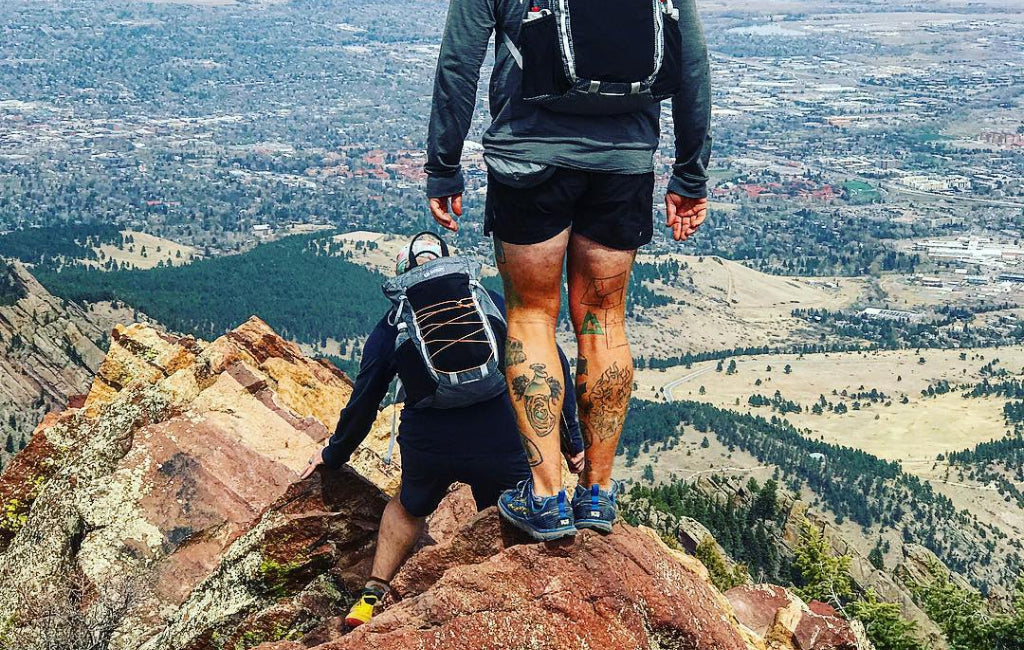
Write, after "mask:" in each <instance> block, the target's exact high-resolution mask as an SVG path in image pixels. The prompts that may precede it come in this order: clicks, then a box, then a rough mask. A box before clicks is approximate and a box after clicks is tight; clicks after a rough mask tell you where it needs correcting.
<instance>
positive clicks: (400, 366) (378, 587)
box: [302, 242, 583, 626]
mask: <svg viewBox="0 0 1024 650" xmlns="http://www.w3.org/2000/svg"><path fill="white" fill-rule="evenodd" d="M416 246H418V247H419V248H416ZM413 255H414V256H415V257H416V259H417V260H418V263H419V264H423V263H424V262H426V261H429V260H431V259H435V258H437V257H440V255H441V249H440V248H438V247H437V246H436V245H434V244H432V243H429V242H417V243H416V244H414V248H413ZM408 268H409V260H408V256H407V255H405V254H402V255H400V256H399V260H398V268H397V271H398V274H399V275H401V274H403V273H405V272H406V270H407V269H408ZM442 298H443V296H442ZM492 299H493V300H495V302H496V303H497V304H498V306H499V308H500V307H501V305H502V303H501V297H500V296H497V295H494V294H492ZM391 316H392V313H391V312H389V313H388V315H387V316H385V317H384V318H382V319H381V321H380V322H379V323H377V326H376V327H375V328H374V330H373V332H372V333H371V334H370V336H369V337H368V338H367V340H366V343H365V345H364V346H363V356H362V360H361V362H360V366H359V374H358V375H357V377H356V381H355V386H354V388H353V390H352V397H351V398H350V399H349V402H348V404H347V405H346V407H345V409H344V410H343V411H342V413H341V418H340V420H339V421H338V426H337V429H336V431H335V433H334V435H333V436H331V439H330V441H329V442H328V444H327V445H326V446H325V447H324V448H323V449H321V450H320V451H318V452H317V453H316V454H315V455H314V456H313V457H312V458H311V459H310V464H309V467H308V468H307V470H306V471H305V472H304V473H303V475H302V478H305V477H307V476H309V475H310V474H312V473H313V471H314V470H315V469H316V468H317V467H318V466H320V465H324V466H326V467H327V468H328V469H337V468H339V467H341V466H342V465H343V464H344V463H345V462H346V461H348V459H349V457H350V456H351V455H352V452H353V451H355V449H356V447H358V446H359V444H360V443H361V442H362V441H363V440H364V439H365V438H366V436H367V434H368V433H369V432H370V428H371V427H372V425H373V422H374V420H375V419H376V417H377V412H378V408H379V407H380V404H381V402H382V401H383V399H384V397H385V396H386V395H387V392H388V387H389V386H390V384H391V381H392V379H394V377H395V376H396V375H397V376H398V377H399V379H401V380H402V382H403V384H404V385H409V386H415V385H416V384H415V383H413V382H415V381H416V379H415V378H416V377H417V376H418V375H422V373H424V368H423V365H422V363H421V362H420V357H418V356H417V355H414V354H396V351H395V341H396V338H397V336H398V328H397V327H396V325H394V324H393V319H392V318H391ZM491 326H492V328H493V331H494V334H495V336H496V337H497V339H498V342H499V343H500V345H499V354H501V353H502V352H503V351H504V349H505V345H504V341H505V326H504V323H502V322H500V321H498V320H497V319H493V320H492V322H491ZM513 354H517V353H516V352H515V351H513ZM499 363H500V364H502V363H503V360H500V359H499ZM556 363H557V362H556ZM556 367H557V370H556V372H557V376H558V377H559V378H562V377H563V376H569V375H568V373H569V363H568V361H566V360H565V359H564V357H563V361H562V363H561V364H560V365H558V366H556ZM557 419H558V420H559V421H560V423H559V425H558V426H559V429H560V431H561V437H562V439H563V440H564V442H565V445H566V460H567V461H568V462H569V464H570V467H572V468H575V470H576V471H579V470H580V469H581V468H582V464H583V453H582V452H583V440H582V438H581V437H580V432H579V424H578V422H577V419H576V405H575V402H573V401H572V400H571V399H570V400H566V401H565V404H564V407H563V411H562V412H561V413H560V414H559V417H558V418H557ZM557 437H559V436H556V438H557ZM398 443H399V445H400V448H401V456H402V485H401V488H400V492H399V496H398V497H397V498H394V499H392V500H391V501H390V502H389V503H388V505H387V507H386V508H385V509H384V516H383V518H382V519H381V525H380V533H379V535H378V539H377V550H376V554H375V556H374V560H373V569H372V574H371V576H370V578H369V580H368V581H367V583H366V588H365V589H364V591H363V593H362V595H361V597H360V598H359V600H357V601H356V603H355V605H353V607H352V610H351V611H350V612H349V615H348V617H347V619H346V622H347V623H348V624H349V625H352V626H356V625H360V624H362V623H365V622H367V621H369V620H370V618H371V617H372V616H373V611H374V607H375V606H376V605H377V604H378V603H379V602H380V600H381V598H383V596H384V595H385V594H386V593H387V592H388V591H389V590H390V586H389V583H390V581H391V579H392V578H393V577H394V576H395V574H396V573H397V572H398V569H399V568H400V567H401V565H402V564H403V563H404V562H405V560H406V559H407V558H408V556H409V553H410V552H411V550H412V548H413V546H414V545H415V544H416V541H417V540H418V539H419V537H420V535H421V534H422V532H423V525H424V521H425V519H426V517H427V516H428V515H429V514H431V513H432V512H433V511H434V510H435V509H436V508H437V505H438V503H440V501H441V499H442V498H444V496H445V494H447V492H448V490H449V488H450V487H451V485H452V484H453V483H455V482H456V481H459V482H462V483H467V484H468V485H469V486H470V488H471V489H472V491H473V497H474V498H475V500H476V505H477V508H478V509H483V508H486V507H488V506H492V505H494V504H495V502H496V501H497V499H498V496H499V495H500V494H501V492H502V490H505V489H508V488H511V487H513V486H514V485H516V483H517V482H518V481H521V480H524V479H526V478H528V477H529V475H530V472H529V467H528V465H527V459H526V456H525V454H524V451H523V446H522V445H521V444H520V441H519V432H518V429H517V428H516V422H515V415H514V413H513V410H512V405H511V403H510V402H509V396H508V393H502V394H500V395H498V396H497V397H495V398H492V399H489V400H486V401H482V402H478V403H475V404H472V405H470V406H466V407H462V408H446V409H442V408H430V407H423V408H411V407H410V408H405V409H403V410H402V415H401V423H400V425H399V437H398Z"/></svg>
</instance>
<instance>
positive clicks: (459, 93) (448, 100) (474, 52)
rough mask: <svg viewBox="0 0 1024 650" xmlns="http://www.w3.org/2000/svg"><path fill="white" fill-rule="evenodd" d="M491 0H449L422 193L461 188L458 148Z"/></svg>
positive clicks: (469, 113)
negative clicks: (423, 191)
mask: <svg viewBox="0 0 1024 650" xmlns="http://www.w3.org/2000/svg"><path fill="white" fill-rule="evenodd" d="M494 16H495V11H494V1H493V0H451V4H450V5H449V7H448V22H447V24H446V25H445V30H444V37H443V38H442V39H441V52H440V54H439V55H438V58H437V71H436V73H435V76H434V96H433V101H432V102H431V106H430V123H429V125H428V127H427V162H426V164H425V165H424V166H423V168H424V171H426V172H427V196H429V197H431V198H437V197H441V196H451V195H453V194H458V193H460V192H462V191H463V190H464V189H465V187H466V184H465V179H464V178H463V175H462V165H461V164H460V160H461V159H462V147H463V144H464V143H465V141H466V134H467V133H468V132H469V126H470V123H471V122H472V120H473V109H474V108H475V107H476V88H477V83H478V82H479V80H480V66H482V65H483V63H484V57H485V56H486V55H487V42H488V40H489V39H490V38H491V32H493V31H494V26H495V17H494Z"/></svg>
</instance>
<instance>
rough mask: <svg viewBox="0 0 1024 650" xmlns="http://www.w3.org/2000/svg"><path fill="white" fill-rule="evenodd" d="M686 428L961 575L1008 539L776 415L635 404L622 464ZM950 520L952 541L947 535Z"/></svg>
mask: <svg viewBox="0 0 1024 650" xmlns="http://www.w3.org/2000/svg"><path fill="white" fill-rule="evenodd" d="M684 426H685V427H691V428H692V429H694V430H696V432H697V433H698V434H701V435H706V434H714V435H716V436H717V438H718V440H719V441H720V442H721V443H722V444H724V445H726V446H727V447H728V448H729V450H730V451H731V450H734V449H739V450H742V451H745V452H747V453H749V454H751V455H753V456H754V457H756V458H757V459H758V461H760V462H761V463H765V464H770V465H774V466H776V467H778V469H779V472H780V479H781V483H782V484H783V485H785V486H786V487H787V488H789V489H791V490H796V489H798V488H802V487H806V488H809V489H811V490H812V491H813V492H814V493H815V494H816V495H817V497H818V498H819V499H821V501H822V502H823V504H824V505H825V506H827V507H828V508H829V509H830V510H831V511H832V512H833V513H834V514H835V516H836V519H837V521H839V522H842V521H845V520H851V521H853V522H856V523H857V524H859V525H861V526H862V527H863V528H864V529H866V530H867V529H869V528H870V527H872V526H876V525H877V526H881V527H882V528H883V529H884V528H889V529H895V530H899V531H901V533H902V535H903V537H904V539H906V540H907V541H914V542H916V543H919V544H922V545H924V546H925V547H927V548H929V549H931V550H932V551H933V552H935V553H936V555H938V556H939V557H940V558H941V559H942V560H943V561H944V562H945V563H946V564H947V565H948V566H950V567H951V568H953V569H955V570H957V571H960V572H962V573H965V574H968V575H970V574H971V573H972V571H971V568H972V567H974V566H976V565H977V564H978V563H979V562H981V563H984V562H988V561H989V560H990V559H991V558H992V557H993V553H994V551H995V546H996V542H997V540H1006V534H1005V533H1003V532H1002V531H1000V530H999V529H997V528H995V527H990V526H986V525H982V524H980V523H978V522H977V521H976V520H974V519H973V518H972V517H970V516H969V515H968V514H967V513H966V512H964V511H960V510H957V508H956V507H955V506H954V505H953V503H952V501H950V500H949V498H947V497H946V496H944V495H942V494H939V493H937V492H936V491H935V490H934V489H932V487H931V485H930V484H929V483H927V482H925V481H922V480H921V479H919V478H917V477H916V476H913V475H910V474H907V473H905V472H904V471H903V470H902V468H901V467H900V465H899V464H898V463H895V462H892V461H887V460H883V459H880V458H878V457H876V456H872V455H871V454H868V453H866V452H864V451H861V450H859V449H855V448H852V447H846V446H839V445H834V444H830V443H826V442H823V441H821V440H814V439H811V438H808V437H805V436H804V435H803V434H802V433H801V432H800V431H798V430H797V429H796V428H794V427H793V426H792V425H791V424H790V423H788V422H787V421H785V420H784V419H781V418H779V417H777V416H772V417H771V418H770V419H766V418H764V417H761V416H755V415H751V414H744V413H738V412H735V411H729V410H725V409H720V408H717V407H714V406H711V405H708V404H703V403H700V402H693V401H679V402H667V403H662V402H650V401H644V400H635V401H634V402H633V403H632V406H631V408H630V413H629V417H628V418H627V420H626V426H625V430H624V431H623V435H622V439H621V444H620V449H619V453H620V454H623V455H625V456H626V459H627V462H629V461H630V460H633V461H635V460H636V459H638V458H639V455H640V453H642V452H643V451H644V450H647V451H650V452H651V453H655V454H657V452H658V451H659V450H663V449H668V448H671V447H673V446H675V445H677V444H678V442H679V437H680V434H681V432H682V427H684ZM951 522H953V523H955V527H956V529H957V534H956V535H952V534H947V533H949V532H950V530H951V528H950V526H949V524H950V523H951ZM1013 541H1014V540H1009V542H1010V543H1011V544H1012V543H1013ZM1015 546H1016V545H1015ZM1019 550H1020V548H1019V547H1018V548H1016V550H1014V551H1011V552H1010V553H1008V554H1007V561H1006V564H1005V566H1003V567H1001V568H1002V576H1003V577H1002V580H1001V582H1003V583H1004V584H1012V581H1013V580H1015V579H1016V576H1017V575H1019V573H1020V570H1021V566H1022V562H1021V556H1020V553H1019ZM978 586H979V587H981V588H983V589H986V588H987V585H984V584H979V585H978Z"/></svg>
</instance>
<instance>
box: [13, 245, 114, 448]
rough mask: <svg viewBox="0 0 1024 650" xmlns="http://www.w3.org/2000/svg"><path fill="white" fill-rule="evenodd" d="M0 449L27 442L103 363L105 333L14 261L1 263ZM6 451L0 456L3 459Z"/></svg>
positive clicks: (81, 391) (83, 386) (87, 315)
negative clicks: (9, 442) (4, 292)
mask: <svg viewBox="0 0 1024 650" xmlns="http://www.w3.org/2000/svg"><path fill="white" fill-rule="evenodd" d="M0 274H2V275H3V277H0V285H3V286H8V287H13V288H15V289H16V290H17V291H16V292H13V293H11V294H10V295H9V298H10V299H9V300H3V301H0V433H2V435H0V450H2V449H3V445H4V442H5V440H6V438H7V436H8V435H11V436H12V437H13V440H14V442H15V445H17V444H19V443H20V441H21V439H22V437H24V438H26V439H27V438H28V434H29V433H31V431H32V430H33V428H34V427H35V426H36V424H38V422H39V420H40V419H41V418H42V416H43V414H44V413H45V412H46V411H47V410H49V409H52V408H54V407H63V406H64V405H65V404H67V403H68V401H69V399H70V398H71V397H72V396H74V395H78V394H80V393H84V392H85V391H86V389H87V388H88V387H89V382H90V381H91V380H92V376H93V374H94V373H95V372H96V369H97V368H99V365H100V363H101V362H102V361H103V351H102V350H101V349H100V347H99V345H100V344H101V343H102V341H103V339H104V338H105V336H104V334H105V332H104V330H103V329H101V328H100V327H99V326H98V325H97V324H96V322H95V319H93V318H92V317H90V315H89V314H88V313H87V312H86V311H84V310H82V309H81V308H79V307H77V306H75V305H73V304H71V303H68V302H65V301H63V300H61V299H59V298H56V297H54V296H52V295H50V294H49V293H48V292H47V291H46V289H44V288H43V286H42V285H40V284H39V283H38V282H37V281H36V279H35V278H33V277H32V275H31V274H30V273H29V272H28V271H27V270H26V269H25V267H24V266H23V265H21V264H20V263H18V262H11V263H7V262H4V261H2V260H0ZM6 454H7V452H6V451H0V457H3V458H4V459H5V460H6Z"/></svg>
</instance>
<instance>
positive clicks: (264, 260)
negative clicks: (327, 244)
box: [37, 236, 389, 343]
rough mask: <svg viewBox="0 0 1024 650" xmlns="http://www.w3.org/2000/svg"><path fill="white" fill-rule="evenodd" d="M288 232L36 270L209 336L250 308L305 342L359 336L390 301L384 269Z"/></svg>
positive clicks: (75, 295) (75, 293) (64, 286)
mask: <svg viewBox="0 0 1024 650" xmlns="http://www.w3.org/2000/svg"><path fill="white" fill-rule="evenodd" d="M312 239H313V237H312V236H293V237H286V238H284V239H281V240H278V241H275V242H271V243H267V244H263V245H261V246H257V247H256V248H254V249H252V250H250V251H248V252H246V253H242V254H239V255H231V256H226V257H217V258H212V259H203V260H198V261H196V262H193V263H191V264H187V265H184V266H176V267H162V268H154V269H148V270H128V271H112V272H106V271H97V270H93V269H88V268H82V267H76V268H66V269H64V270H62V271H59V272H58V271H52V270H38V271H37V274H38V279H39V281H40V282H42V283H43V285H44V286H45V287H46V288H47V289H49V290H50V291H51V292H52V293H54V294H55V295H57V296H60V297H62V298H66V299H68V300H73V301H76V302H82V301H85V302H95V301H100V300H120V301H123V302H125V303H127V304H129V305H131V306H132V307H134V308H135V309H138V310H139V311H142V312H143V313H145V314H147V315H149V316H150V317H152V318H154V319H156V320H157V321H158V322H160V323H162V324H164V325H166V326H167V327H168V328H170V329H171V330H174V331H179V332H187V333H192V334H195V335H196V336H200V337H203V338H213V337H216V336H219V335H221V334H223V333H224V332H225V331H227V330H229V329H231V328H233V327H236V326H238V325H239V324H241V323H242V322H244V321H245V320H246V319H248V318H249V317H250V316H252V315H257V316H259V317H260V318H262V319H263V320H265V321H267V322H268V323H269V324H270V325H271V327H273V328H274V329H275V330H277V332H278V333H279V334H281V335H282V336H284V337H286V338H292V339H296V340H299V341H302V342H306V343H317V342H323V341H324V340H325V339H327V338H334V339H337V340H347V339H354V338H357V337H364V336H366V334H367V333H368V332H369V331H370V330H371V329H372V328H373V326H374V325H375V324H376V322H377V321H378V320H379V319H380V318H381V317H382V316H383V315H384V313H385V311H386V310H387V308H388V304H389V303H388V301H387V299H386V298H385V297H384V295H383V294H382V293H381V289H380V286H381V283H382V282H383V277H382V276H381V275H380V274H378V273H375V272H373V271H369V270H367V269H365V268H363V267H361V266H359V265H357V264H354V263H352V262H350V261H347V260H345V259H344V258H343V257H341V256H337V255H326V254H321V253H319V252H318V251H319V249H318V248H316V247H315V246H312V245H311V241H312Z"/></svg>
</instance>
